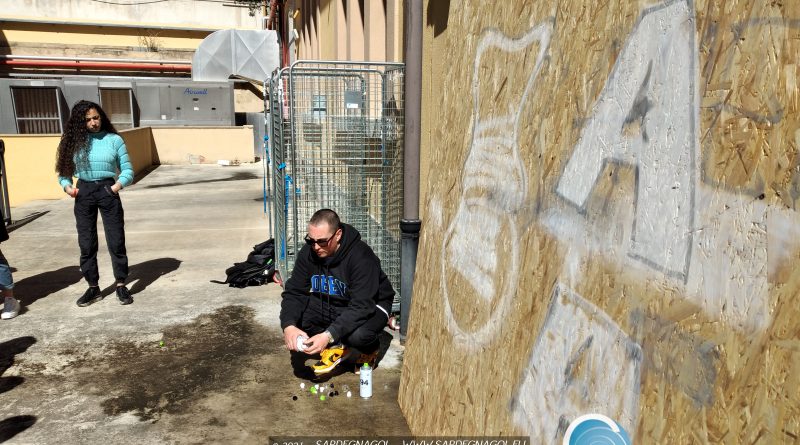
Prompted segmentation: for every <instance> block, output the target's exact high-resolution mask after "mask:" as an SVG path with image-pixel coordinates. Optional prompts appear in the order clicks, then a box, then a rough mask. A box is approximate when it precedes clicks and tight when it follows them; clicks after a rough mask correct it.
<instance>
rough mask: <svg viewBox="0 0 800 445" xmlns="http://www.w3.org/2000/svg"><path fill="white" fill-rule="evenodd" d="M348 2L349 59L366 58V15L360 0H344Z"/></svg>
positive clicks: (359, 59) (358, 59)
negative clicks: (359, 2)
mask: <svg viewBox="0 0 800 445" xmlns="http://www.w3.org/2000/svg"><path fill="white" fill-rule="evenodd" d="M344 1H346V2H347V36H346V38H347V59H346V60H355V61H361V60H364V57H365V56H366V54H365V51H364V50H365V45H364V15H363V11H362V10H361V8H360V7H359V5H358V0H344Z"/></svg>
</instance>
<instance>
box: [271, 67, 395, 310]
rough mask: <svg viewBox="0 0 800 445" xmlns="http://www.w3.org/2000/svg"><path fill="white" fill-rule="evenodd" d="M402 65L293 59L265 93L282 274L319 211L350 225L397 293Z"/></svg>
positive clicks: (291, 263)
mask: <svg viewBox="0 0 800 445" xmlns="http://www.w3.org/2000/svg"><path fill="white" fill-rule="evenodd" d="M403 82H404V65H403V64H397V63H372V62H326V61H298V62H295V63H293V64H292V65H291V66H290V67H288V68H284V69H282V70H279V71H275V72H274V73H273V76H272V78H271V79H270V81H269V89H270V106H269V113H270V116H269V119H270V124H271V125H270V127H271V128H270V138H269V139H270V148H271V156H272V159H271V168H270V173H269V175H270V179H271V180H272V183H273V190H274V192H273V200H272V203H273V211H272V218H273V221H272V227H273V228H274V230H275V233H274V234H273V236H274V238H275V241H276V257H277V263H278V267H279V269H280V270H281V272H282V273H283V278H284V279H286V278H288V276H289V274H290V273H291V270H292V268H293V266H294V261H295V255H296V252H298V251H299V250H300V248H301V247H302V243H303V242H304V241H303V236H304V235H305V230H306V222H307V221H308V219H309V218H310V217H311V215H312V214H313V213H314V212H315V211H316V210H318V209H320V208H331V209H333V210H335V211H336V212H337V213H338V214H339V215H340V217H341V218H342V221H344V222H346V223H348V224H350V225H352V226H354V227H355V228H356V229H357V230H358V231H359V232H360V233H361V237H362V239H364V241H366V242H367V244H369V245H370V247H372V249H373V251H374V252H375V254H376V255H377V256H378V258H380V260H381V267H382V268H383V270H384V272H386V275H387V276H388V277H389V279H390V280H391V282H392V285H393V286H394V288H395V291H397V297H396V298H395V305H396V306H395V307H397V306H398V305H399V298H400V293H401V289H400V219H401V218H402V215H403V213H402V212H403V128H404V122H403V103H404V100H403V92H404V88H403V87H404V85H403Z"/></svg>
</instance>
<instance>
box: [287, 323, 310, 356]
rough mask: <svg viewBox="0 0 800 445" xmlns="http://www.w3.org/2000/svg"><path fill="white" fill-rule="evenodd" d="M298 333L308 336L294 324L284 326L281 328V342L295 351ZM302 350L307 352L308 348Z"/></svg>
mask: <svg viewBox="0 0 800 445" xmlns="http://www.w3.org/2000/svg"><path fill="white" fill-rule="evenodd" d="M300 335H302V336H304V337H308V334H306V333H305V332H303V330H302V329H299V328H298V327H296V326H294V325H292V326H286V328H285V329H284V330H283V342H284V343H286V349H288V350H290V351H297V337H298V336H300ZM306 343H308V341H306ZM303 352H305V353H308V350H305V351H303Z"/></svg>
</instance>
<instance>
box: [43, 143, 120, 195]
mask: <svg viewBox="0 0 800 445" xmlns="http://www.w3.org/2000/svg"><path fill="white" fill-rule="evenodd" d="M88 140H89V158H88V159H89V165H88V166H86V165H80V163H79V162H78V157H79V155H78V154H76V155H75V176H76V177H77V178H78V179H83V180H84V181H97V180H99V179H106V178H114V177H115V176H116V175H117V171H119V177H118V178H117V181H119V183H120V184H122V186H123V187H127V186H128V185H129V184H130V183H131V182H133V165H131V158H130V156H128V149H127V148H126V147H125V141H123V140H122V138H121V137H120V136H119V135H118V134H114V133H107V132H105V131H101V132H99V133H89V136H88ZM87 167H88V168H87ZM58 183H59V184H61V188H66V187H67V186H68V185H72V178H66V177H64V176H59V177H58Z"/></svg>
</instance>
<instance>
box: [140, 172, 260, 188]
mask: <svg viewBox="0 0 800 445" xmlns="http://www.w3.org/2000/svg"><path fill="white" fill-rule="evenodd" d="M248 179H261V176H259V175H256V174H255V173H252V172H248V171H243V172H236V173H234V174H233V176H229V177H227V178H220V179H204V180H202V181H188V182H168V183H166V184H153V185H146V186H144V187H142V188H146V189H155V188H163V187H177V186H179V185H195V184H207V183H209V182H225V181H245V180H248Z"/></svg>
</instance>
